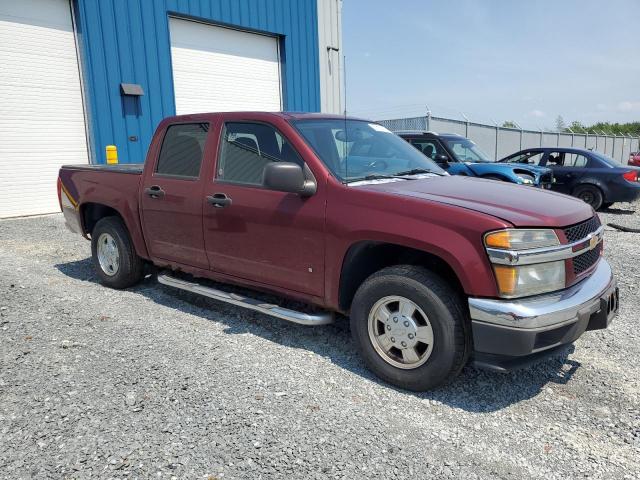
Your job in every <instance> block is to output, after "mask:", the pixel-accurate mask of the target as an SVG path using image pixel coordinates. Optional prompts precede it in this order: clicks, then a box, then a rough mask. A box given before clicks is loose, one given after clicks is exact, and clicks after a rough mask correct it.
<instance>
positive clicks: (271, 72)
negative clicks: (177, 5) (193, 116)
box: [169, 18, 282, 115]
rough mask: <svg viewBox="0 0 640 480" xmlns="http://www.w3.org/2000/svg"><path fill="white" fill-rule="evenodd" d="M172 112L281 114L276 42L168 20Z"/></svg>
mask: <svg viewBox="0 0 640 480" xmlns="http://www.w3.org/2000/svg"><path fill="white" fill-rule="evenodd" d="M169 25H170V31H171V62H172V66H173V85H174V90H175V101H176V112H177V113H178V114H179V115H180V114H188V113H202V112H224V111H247V110H260V111H279V110H281V109H282V99H281V79H280V58H279V52H278V39H277V38H275V37H271V36H267V35H260V34H256V33H250V32H245V31H240V30H233V29H230V28H224V27H219V26H214V25H209V24H205V23H199V22H195V21H190V20H183V19H177V18H171V19H170V22H169Z"/></svg>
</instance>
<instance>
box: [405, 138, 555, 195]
mask: <svg viewBox="0 0 640 480" xmlns="http://www.w3.org/2000/svg"><path fill="white" fill-rule="evenodd" d="M396 134H397V135H400V137H402V138H404V139H405V140H406V141H407V142H409V143H410V144H411V145H413V146H414V147H415V148H417V149H418V150H419V151H421V152H422V153H423V154H424V155H426V156H427V157H429V158H430V159H431V160H433V161H435V162H436V163H437V164H438V165H440V167H442V168H443V169H445V170H446V171H447V172H448V173H449V174H451V175H466V176H468V177H480V178H487V179H490V180H501V181H503V182H511V183H517V184H521V185H533V186H536V187H541V188H550V187H551V183H552V182H553V172H552V171H551V170H549V169H548V168H542V167H539V166H535V165H527V166H524V165H522V164H518V165H507V164H504V163H497V162H495V161H494V160H491V159H490V158H489V157H488V156H487V154H485V153H484V152H483V151H482V150H480V149H479V148H478V146H477V145H476V144H475V143H473V142H472V141H471V140H469V139H468V138H465V137H463V136H461V135H457V134H455V133H441V134H440V133H435V132H424V131H406V132H405V131H401V132H396Z"/></svg>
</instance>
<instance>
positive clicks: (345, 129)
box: [292, 119, 446, 182]
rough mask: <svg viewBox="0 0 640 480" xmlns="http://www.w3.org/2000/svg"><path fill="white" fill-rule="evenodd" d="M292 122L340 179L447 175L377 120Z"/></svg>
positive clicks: (346, 180) (306, 120)
mask: <svg viewBox="0 0 640 480" xmlns="http://www.w3.org/2000/svg"><path fill="white" fill-rule="evenodd" d="M292 123H293V125H294V126H295V127H296V128H297V129H298V131H299V132H300V134H301V135H302V136H303V138H304V139H305V140H306V142H307V143H308V144H309V146H311V148H313V150H314V151H315V152H316V154H317V155H318V157H320V160H322V161H323V162H324V164H325V165H326V166H327V168H329V170H331V172H332V173H333V174H334V175H335V176H336V177H337V178H338V179H339V180H340V181H343V182H352V181H358V180H365V179H373V178H385V177H394V176H399V175H400V176H403V177H407V176H411V175H414V174H418V173H426V172H432V173H435V174H438V175H446V174H445V172H444V170H442V169H441V168H440V167H438V165H436V163H435V162H433V161H432V160H430V159H429V158H427V157H426V156H424V155H423V154H422V153H420V152H418V151H417V150H416V149H415V148H414V147H412V146H411V145H410V144H409V143H407V142H406V141H404V140H402V139H401V138H400V137H398V136H397V135H394V134H393V133H391V132H390V131H389V130H387V129H386V128H384V127H383V126H382V125H378V124H377V123H369V122H366V121H362V120H342V119H305V120H296V121H294V122H292Z"/></svg>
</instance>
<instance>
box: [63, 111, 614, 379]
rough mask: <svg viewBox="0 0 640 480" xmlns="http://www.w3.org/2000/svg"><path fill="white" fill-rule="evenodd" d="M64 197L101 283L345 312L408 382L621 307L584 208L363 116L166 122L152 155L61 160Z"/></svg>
mask: <svg viewBox="0 0 640 480" xmlns="http://www.w3.org/2000/svg"><path fill="white" fill-rule="evenodd" d="M58 195H59V199H60V205H61V209H62V211H63V213H64V218H65V221H66V224H67V226H68V227H69V228H70V229H71V230H72V231H74V232H77V233H79V234H81V235H83V236H84V237H86V238H87V239H90V240H91V251H92V258H93V263H94V266H95V269H96V272H97V275H98V277H99V279H100V281H101V282H102V283H103V284H104V285H106V286H108V287H112V288H126V287H129V286H131V285H134V284H135V283H136V282H138V281H140V280H141V278H142V277H143V272H144V266H145V264H148V265H153V266H154V267H155V269H156V270H157V272H158V276H157V278H158V281H159V282H160V283H162V284H165V285H169V286H171V287H175V288H178V289H183V290H187V291H191V292H195V293H198V294H202V295H206V296H208V297H211V298H214V299H217V300H220V301H224V302H229V303H232V304H235V305H239V306H242V307H245V308H250V309H253V310H257V311H259V312H262V313H265V314H268V315H272V316H275V317H278V318H281V319H284V320H289V321H293V322H297V323H301V324H305V325H323V324H326V323H329V322H331V321H333V320H334V317H335V314H336V313H340V314H344V315H348V316H349V317H350V324H351V331H352V335H353V338H354V341H355V345H356V347H357V348H358V350H359V352H360V354H361V356H362V358H363V359H364V362H365V363H366V364H367V366H368V367H369V368H370V369H371V370H372V371H373V372H375V373H376V374H377V375H378V376H379V377H380V378H382V379H384V380H385V381H387V382H390V383H392V384H394V385H397V386H399V387H402V388H406V389H411V390H425V389H428V388H431V387H434V386H436V385H439V384H441V383H443V382H445V381H446V380H448V379H451V378H452V377H454V376H455V375H456V374H457V373H459V372H460V370H461V369H462V367H463V366H464V365H465V364H466V363H467V361H468V360H469V359H471V360H472V361H473V362H474V363H475V365H477V366H479V367H484V368H489V369H493V370H496V371H508V370H511V369H514V368H517V367H519V366H522V365H526V364H528V363H530V362H532V361H537V360H539V359H541V358H542V357H544V356H547V355H549V354H551V353H553V352H555V351H556V350H557V349H558V348H561V346H562V345H565V344H567V343H570V342H573V341H574V340H576V339H577V338H578V337H580V336H581V335H582V334H583V332H585V331H586V330H594V329H602V328H606V327H607V326H608V324H609V322H610V321H611V319H612V318H613V317H614V316H615V315H616V312H617V310H618V290H617V288H616V282H615V279H614V277H613V275H612V271H611V268H610V267H609V265H608V263H607V262H606V260H605V259H604V258H602V251H603V243H602V241H603V227H602V226H601V225H600V221H599V219H598V217H597V216H596V215H595V213H594V211H593V209H592V208H591V207H590V206H588V205H587V204H585V203H584V202H582V201H581V200H578V199H572V198H570V197H567V196H564V195H560V194H557V193H553V192H549V191H543V190H538V189H526V188H524V189H523V188H522V187H520V186H517V185H511V184H507V183H498V182H494V181H491V180H483V179H477V178H467V177H460V176H450V175H448V174H447V173H446V172H444V171H443V170H442V169H441V168H439V167H438V166H437V164H435V163H434V162H433V161H432V160H430V159H428V158H427V157H426V156H424V155H422V154H421V153H420V152H418V151H417V150H416V149H415V148H414V147H412V146H411V145H409V144H408V143H407V142H405V141H404V140H402V139H401V138H400V137H398V136H396V135H394V134H392V133H391V132H389V131H388V130H387V129H385V128H384V127H382V126H381V125H379V124H376V123H372V122H368V121H364V120H359V119H354V118H344V117H338V116H331V115H321V114H298V113H263V112H241V113H210V114H195V115H186V116H177V117H172V118H167V119H165V120H164V121H162V122H161V123H160V125H159V126H158V128H157V130H156V133H155V135H154V137H153V140H152V143H151V145H150V147H149V151H148V154H147V158H146V161H145V162H144V165H121V166H102V165H90V166H86V165H85V166H75V165H72V166H64V167H62V168H61V169H60V174H59V180H58ZM212 280H213V281H215V282H217V284H216V286H212V282H211V281H212ZM219 284H223V285H234V286H241V287H244V288H245V289H250V290H252V291H257V292H256V294H255V295H248V296H247V295H240V294H238V293H237V292H234V291H229V289H228V288H227V289H225V288H223V287H220V286H218V285H219ZM259 291H266V292H269V293H272V294H274V293H275V294H276V295H278V296H280V297H285V298H290V299H295V300H297V301H300V302H302V304H306V305H309V308H308V309H306V308H298V309H296V310H293V309H291V308H286V307H285V306H282V305H274V304H272V303H269V302H265V301H261V300H259V299H258V298H255V297H256V295H257V296H258V297H259V296H260V293H258V292H259Z"/></svg>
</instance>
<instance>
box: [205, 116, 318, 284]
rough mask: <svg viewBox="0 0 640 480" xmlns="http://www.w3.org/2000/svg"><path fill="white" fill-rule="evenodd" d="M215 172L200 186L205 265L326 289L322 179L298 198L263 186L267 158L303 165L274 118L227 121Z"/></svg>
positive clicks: (267, 281) (263, 279)
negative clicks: (312, 190)
mask: <svg viewBox="0 0 640 480" xmlns="http://www.w3.org/2000/svg"><path fill="white" fill-rule="evenodd" d="M218 151H219V154H218V160H217V164H216V169H215V170H216V171H215V178H214V179H213V181H210V182H207V183H206V186H205V191H204V197H205V200H204V205H203V209H204V216H203V219H204V236H205V238H204V240H205V247H206V251H207V255H208V258H209V263H210V265H211V269H212V270H213V271H215V272H219V273H223V274H226V275H230V276H233V277H237V278H240V279H246V280H250V281H254V282H258V283H261V284H264V285H266V286H273V287H280V288H285V289H288V290H293V291H297V292H301V293H304V294H309V295H315V296H322V295H323V293H324V215H325V198H324V185H320V184H319V185H318V191H317V192H316V194H315V195H313V196H311V197H307V198H303V197H301V196H300V195H297V194H294V193H286V192H278V191H273V190H269V189H266V188H264V187H263V186H262V173H263V169H264V166H265V165H266V164H267V163H269V162H277V161H287V162H295V163H298V164H299V165H301V166H303V167H304V162H303V160H302V159H301V157H300V156H299V155H298V153H296V151H295V150H294V149H293V147H292V146H291V144H290V143H289V141H288V140H287V139H286V137H284V135H282V134H281V133H280V132H279V131H277V130H276V129H275V128H274V127H273V126H272V125H269V124H265V123H251V122H228V123H226V124H225V125H224V127H223V129H222V133H221V144H220V147H219V149H218Z"/></svg>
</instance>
